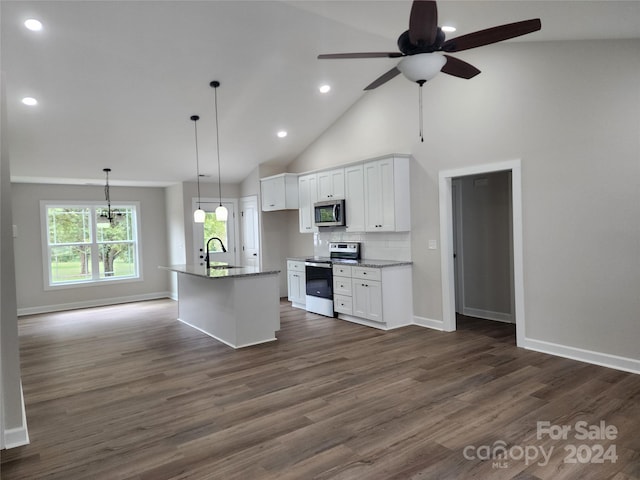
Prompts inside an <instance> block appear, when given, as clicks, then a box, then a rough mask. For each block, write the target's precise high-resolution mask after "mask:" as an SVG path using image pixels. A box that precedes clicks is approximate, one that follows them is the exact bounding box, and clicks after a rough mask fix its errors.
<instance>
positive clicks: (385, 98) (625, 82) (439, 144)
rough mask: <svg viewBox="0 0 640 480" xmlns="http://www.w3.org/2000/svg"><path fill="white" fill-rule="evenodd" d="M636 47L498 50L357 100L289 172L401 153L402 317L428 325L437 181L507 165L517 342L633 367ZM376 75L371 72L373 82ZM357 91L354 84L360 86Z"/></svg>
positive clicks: (436, 302)
mask: <svg viewBox="0 0 640 480" xmlns="http://www.w3.org/2000/svg"><path fill="white" fill-rule="evenodd" d="M638 51H640V40H629V41H580V42H540V43H534V42H530V43H511V44H498V45H492V46H487V47H484V48H479V49H475V50H471V51H468V52H462V53H461V54H459V55H457V56H458V57H460V58H461V59H464V60H465V61H468V62H470V63H472V64H474V65H475V66H477V67H478V68H480V69H481V70H482V74H481V75H479V76H478V77H476V78H474V79H472V80H462V79H458V78H454V77H450V76H447V75H439V76H437V77H436V78H435V79H433V80H432V81H431V82H429V83H428V84H426V85H425V86H424V90H423V93H424V114H425V140H424V143H421V142H420V141H419V139H418V122H417V97H418V95H417V87H416V86H415V85H413V84H411V83H410V82H408V81H407V80H405V79H404V78H402V77H398V78H396V79H394V80H392V81H391V82H389V83H388V84H386V85H384V86H382V87H380V88H378V89H377V90H374V91H371V92H368V93H365V94H364V95H363V97H362V99H361V100H360V101H359V102H358V103H357V104H356V105H355V106H353V107H352V108H351V109H350V110H349V111H347V112H346V113H345V114H344V115H343V117H342V118H341V119H339V120H338V121H337V122H336V123H335V124H334V125H333V126H332V127H331V128H330V129H329V130H328V131H327V132H326V133H325V134H324V135H323V136H322V137H320V138H319V139H318V140H317V141H316V142H315V143H314V144H313V145H311V146H310V147H309V148H308V149H307V151H305V152H304V153H303V154H302V155H301V156H300V157H299V158H298V159H297V160H296V161H295V162H294V163H293V164H292V165H290V168H289V170H290V171H294V172H303V171H308V170H314V169H318V168H324V167H327V166H330V165H338V164H342V163H347V162H352V161H356V160H361V159H366V158H371V157H376V156H379V155H384V154H387V153H392V152H398V153H409V154H412V155H413V156H414V158H415V159H416V162H412V168H411V188H412V191H411V202H412V234H411V245H412V256H413V261H414V266H413V273H414V276H413V282H414V295H413V298H414V313H415V315H417V316H421V317H425V318H430V319H436V320H441V319H442V289H441V274H440V251H439V250H428V249H426V248H425V247H426V245H427V244H428V240H429V239H439V238H440V232H439V210H438V172H439V171H440V170H444V169H452V168H458V167H461V166H469V165H479V164H485V163H493V162H498V161H505V160H514V159H521V162H522V193H523V230H524V231H523V236H524V237H523V240H524V277H525V278H524V282H525V298H524V302H525V318H526V332H525V335H526V336H527V337H528V338H530V339H535V340H538V341H541V342H551V343H552V344H559V345H564V346H570V347H575V348H578V349H585V350H588V351H594V352H601V353H604V354H610V355H618V356H621V357H625V358H630V359H636V360H640V342H638V338H640V323H638V321H637V320H638V314H639V312H640V296H639V295H638V291H640V222H638V218H640V188H639V179H640V160H639V159H640V135H639V132H640V56H639V55H638ZM385 68H388V64H387V66H386V67H385V66H384V65H382V64H381V68H380V71H381V72H382V71H384V69H385ZM369 80H371V79H363V84H366V83H367V82H368V81H369Z"/></svg>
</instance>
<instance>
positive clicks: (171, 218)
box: [165, 183, 191, 300]
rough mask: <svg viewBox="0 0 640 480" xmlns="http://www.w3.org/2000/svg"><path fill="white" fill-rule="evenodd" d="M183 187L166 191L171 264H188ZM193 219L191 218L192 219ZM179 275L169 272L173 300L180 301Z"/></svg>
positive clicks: (180, 185)
mask: <svg viewBox="0 0 640 480" xmlns="http://www.w3.org/2000/svg"><path fill="white" fill-rule="evenodd" d="M183 198H184V194H183V185H182V184H181V183H178V184H176V185H172V186H170V187H167V188H166V189H165V209H166V212H167V248H168V249H169V255H168V256H169V258H168V260H169V264H171V265H181V264H186V263H187V260H186V247H185V211H184V205H183ZM190 218H191V217H190ZM177 275H178V274H177V273H175V272H167V276H168V277H169V281H170V285H169V290H170V292H171V294H170V295H171V298H173V299H174V300H177V299H178V278H177Z"/></svg>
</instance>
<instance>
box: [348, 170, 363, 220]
mask: <svg viewBox="0 0 640 480" xmlns="http://www.w3.org/2000/svg"><path fill="white" fill-rule="evenodd" d="M344 187H345V188H344V189H345V201H344V208H345V210H346V212H345V222H346V227H347V232H364V211H365V208H364V172H363V165H362V164H361V163H360V164H358V165H351V166H350V167H345V169H344Z"/></svg>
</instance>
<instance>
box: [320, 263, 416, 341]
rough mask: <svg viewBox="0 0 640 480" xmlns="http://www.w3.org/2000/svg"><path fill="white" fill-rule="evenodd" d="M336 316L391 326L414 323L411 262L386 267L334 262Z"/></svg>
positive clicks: (361, 322)
mask: <svg viewBox="0 0 640 480" xmlns="http://www.w3.org/2000/svg"><path fill="white" fill-rule="evenodd" d="M333 275H334V277H333V288H334V290H333V291H334V297H333V304H334V310H335V311H336V312H338V317H339V318H342V319H344V320H349V321H352V322H355V323H360V324H363V325H368V326H371V327H376V328H382V329H385V330H387V329H390V328H397V327H401V326H403V325H410V324H411V323H413V294H412V282H411V265H399V266H389V267H385V268H372V267H359V266H358V267H355V266H354V267H351V266H346V267H345V266H342V265H339V264H334V265H333Z"/></svg>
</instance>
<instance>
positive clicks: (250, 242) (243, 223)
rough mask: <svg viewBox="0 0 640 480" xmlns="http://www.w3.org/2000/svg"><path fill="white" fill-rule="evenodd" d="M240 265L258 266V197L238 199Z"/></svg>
mask: <svg viewBox="0 0 640 480" xmlns="http://www.w3.org/2000/svg"><path fill="white" fill-rule="evenodd" d="M240 263H241V264H242V265H246V266H248V267H259V266H260V228H259V224H258V197H257V196H255V195H251V196H249V197H243V198H241V199H240Z"/></svg>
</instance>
